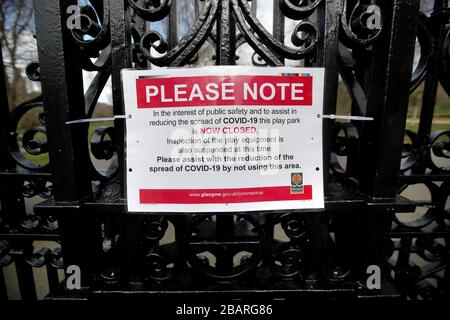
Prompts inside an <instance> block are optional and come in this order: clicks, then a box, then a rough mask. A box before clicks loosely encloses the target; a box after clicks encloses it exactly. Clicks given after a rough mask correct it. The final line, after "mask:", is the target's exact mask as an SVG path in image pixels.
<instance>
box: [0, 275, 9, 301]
mask: <svg viewBox="0 0 450 320" xmlns="http://www.w3.org/2000/svg"><path fill="white" fill-rule="evenodd" d="M5 300H8V293H7V291H6V282H5V275H4V274H3V267H0V301H5Z"/></svg>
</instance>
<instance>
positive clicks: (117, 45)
mask: <svg viewBox="0 0 450 320" xmlns="http://www.w3.org/2000/svg"><path fill="white" fill-rule="evenodd" d="M125 2H126V0H114V1H111V2H110V10H111V14H110V29H111V61H112V71H111V79H112V93H113V111H114V114H115V115H123V114H125V113H124V107H123V92H122V81H121V76H120V72H121V70H122V69H124V68H130V67H131V66H132V65H131V50H130V48H131V37H130V30H129V23H128V14H127V9H126V4H125ZM114 128H115V130H116V134H117V136H118V139H117V155H118V160H119V179H120V186H121V191H122V194H124V193H125V178H124V174H125V172H124V161H125V157H124V148H125V124H124V121H123V120H115V121H114Z"/></svg>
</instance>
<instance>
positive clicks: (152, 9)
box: [128, 0, 172, 21]
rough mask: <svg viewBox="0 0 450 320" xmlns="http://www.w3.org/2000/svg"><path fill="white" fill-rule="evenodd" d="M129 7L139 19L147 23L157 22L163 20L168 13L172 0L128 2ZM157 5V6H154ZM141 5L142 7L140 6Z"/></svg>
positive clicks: (129, 0)
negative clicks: (147, 21)
mask: <svg viewBox="0 0 450 320" xmlns="http://www.w3.org/2000/svg"><path fill="white" fill-rule="evenodd" d="M128 3H129V4H130V6H131V7H132V8H133V9H134V10H135V12H136V14H137V15H138V16H140V17H141V18H143V19H145V20H149V21H159V20H162V19H164V17H165V16H167V15H168V14H169V12H170V7H171V6H172V0H163V1H162V2H161V1H143V2H142V4H141V3H139V0H128ZM155 3H157V5H155ZM142 5H143V6H142Z"/></svg>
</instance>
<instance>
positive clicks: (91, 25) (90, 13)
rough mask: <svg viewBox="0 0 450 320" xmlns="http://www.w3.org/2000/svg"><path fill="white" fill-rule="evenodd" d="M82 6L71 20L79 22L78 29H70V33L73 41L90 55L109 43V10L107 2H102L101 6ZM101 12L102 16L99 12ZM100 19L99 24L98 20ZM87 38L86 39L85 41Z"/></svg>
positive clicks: (105, 0) (92, 4)
mask: <svg viewBox="0 0 450 320" xmlns="http://www.w3.org/2000/svg"><path fill="white" fill-rule="evenodd" d="M89 4H90V5H86V6H82V7H80V9H79V13H78V14H76V15H74V16H73V17H72V18H71V19H75V20H76V21H79V24H80V28H76V27H74V28H71V30H70V33H71V35H72V38H73V40H74V41H75V42H76V43H77V44H78V45H79V46H80V47H81V48H84V49H86V50H88V51H89V52H90V53H93V52H96V51H98V50H101V49H103V48H105V47H106V46H108V44H109V43H110V32H109V22H110V9H109V0H103V2H101V5H97V7H96V6H95V5H94V3H91V2H89ZM100 11H101V12H102V15H101V14H99V12H100ZM100 17H101V22H100V24H99V23H98V19H99V18H100ZM86 38H88V39H86Z"/></svg>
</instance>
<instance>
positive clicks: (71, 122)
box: [66, 115, 128, 124]
mask: <svg viewBox="0 0 450 320" xmlns="http://www.w3.org/2000/svg"><path fill="white" fill-rule="evenodd" d="M126 118H128V116H124V115H120V116H114V117H110V118H93V119H79V120H72V121H67V122H66V124H76V123H88V122H105V121H114V120H116V119H126Z"/></svg>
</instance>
